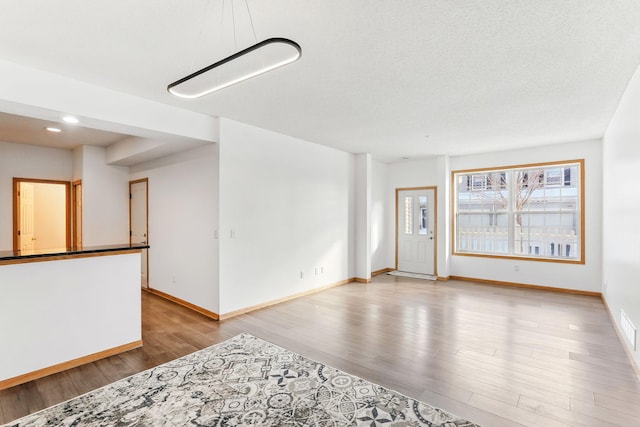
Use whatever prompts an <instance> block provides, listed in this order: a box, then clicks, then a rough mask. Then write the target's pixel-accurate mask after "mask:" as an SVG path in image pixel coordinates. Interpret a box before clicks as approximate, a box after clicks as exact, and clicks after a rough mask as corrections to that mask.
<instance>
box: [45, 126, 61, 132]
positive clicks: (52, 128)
mask: <svg viewBox="0 0 640 427" xmlns="http://www.w3.org/2000/svg"><path fill="white" fill-rule="evenodd" d="M47 130H48V131H49V132H55V133H57V132H62V131H61V130H60V129H58V128H54V127H48V128H47Z"/></svg>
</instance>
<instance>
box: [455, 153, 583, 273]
mask: <svg viewBox="0 0 640 427" xmlns="http://www.w3.org/2000/svg"><path fill="white" fill-rule="evenodd" d="M452 176H453V186H452V188H453V197H452V199H453V203H454V226H453V251H454V254H456V255H474V256H492V257H505V258H527V259H532V260H541V261H550V260H553V261H560V262H571V263H584V230H583V227H584V196H583V194H584V188H583V187H584V186H583V182H584V181H583V177H584V161H583V160H572V161H566V162H554V163H544V164H534V165H520V166H511V167H505V168H498V169H482V170H467V171H453V172H452Z"/></svg>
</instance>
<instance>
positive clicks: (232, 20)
mask: <svg viewBox="0 0 640 427" xmlns="http://www.w3.org/2000/svg"><path fill="white" fill-rule="evenodd" d="M234 3H235V2H234V1H233V0H231V22H233V49H234V50H238V41H237V40H236V9H235V6H234Z"/></svg>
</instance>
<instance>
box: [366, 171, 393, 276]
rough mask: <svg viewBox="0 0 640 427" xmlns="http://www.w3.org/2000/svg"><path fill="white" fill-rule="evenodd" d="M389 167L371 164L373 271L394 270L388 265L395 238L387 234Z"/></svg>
mask: <svg viewBox="0 0 640 427" xmlns="http://www.w3.org/2000/svg"><path fill="white" fill-rule="evenodd" d="M388 181H389V166H388V165H387V164H386V163H382V162H379V161H376V160H373V161H372V162H371V221H370V224H371V270H372V271H378V270H382V269H384V268H392V267H393V265H391V264H389V263H388V257H387V251H388V248H387V246H388V245H389V244H394V243H393V236H389V235H388V234H387V221H388V207H387V203H389V201H388V198H387V195H388V185H389V184H388Z"/></svg>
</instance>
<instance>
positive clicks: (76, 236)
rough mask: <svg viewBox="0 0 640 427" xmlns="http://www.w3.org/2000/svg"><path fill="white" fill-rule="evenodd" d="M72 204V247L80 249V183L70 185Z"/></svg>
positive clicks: (74, 182) (75, 182)
mask: <svg viewBox="0 0 640 427" xmlns="http://www.w3.org/2000/svg"><path fill="white" fill-rule="evenodd" d="M71 186H72V187H73V191H72V196H73V197H72V198H73V201H72V204H73V247H74V248H82V181H73V182H72V183H71Z"/></svg>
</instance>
